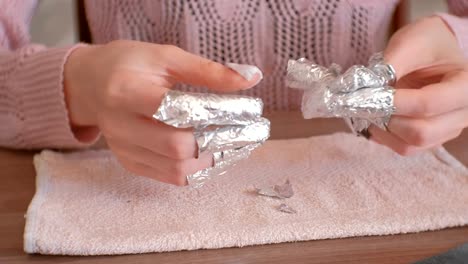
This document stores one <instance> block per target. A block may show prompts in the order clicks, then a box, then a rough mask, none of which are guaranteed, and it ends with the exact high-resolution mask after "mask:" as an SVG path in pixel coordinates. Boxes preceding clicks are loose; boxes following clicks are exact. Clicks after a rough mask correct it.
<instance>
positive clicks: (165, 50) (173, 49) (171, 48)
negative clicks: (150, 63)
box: [160, 45, 182, 54]
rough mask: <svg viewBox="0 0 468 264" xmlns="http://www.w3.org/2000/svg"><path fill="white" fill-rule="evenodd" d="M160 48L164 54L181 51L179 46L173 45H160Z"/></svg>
mask: <svg viewBox="0 0 468 264" xmlns="http://www.w3.org/2000/svg"><path fill="white" fill-rule="evenodd" d="M160 48H161V51H162V52H163V53H164V54H175V53H179V52H181V51H182V49H181V48H179V47H177V46H174V45H160Z"/></svg>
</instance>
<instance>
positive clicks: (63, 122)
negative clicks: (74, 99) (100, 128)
mask: <svg viewBox="0 0 468 264" xmlns="http://www.w3.org/2000/svg"><path fill="white" fill-rule="evenodd" d="M36 4H37V0H11V1H10V0H8V1H0V146H4V147H10V148H28V149H31V148H76V147H86V146H88V145H91V144H92V143H94V141H96V140H97V138H98V132H97V129H96V128H80V129H75V130H73V129H72V127H71V125H70V121H69V117H68V112H67V107H66V103H65V96H64V91H63V71H64V65H65V62H66V59H67V57H68V55H69V54H70V53H71V52H73V50H74V49H76V48H77V47H80V46H81V44H77V45H74V46H71V47H65V48H49V49H48V48H46V47H44V46H42V45H38V44H32V43H30V40H29V39H30V37H29V24H30V21H31V17H32V14H33V12H34V10H35V8H36Z"/></svg>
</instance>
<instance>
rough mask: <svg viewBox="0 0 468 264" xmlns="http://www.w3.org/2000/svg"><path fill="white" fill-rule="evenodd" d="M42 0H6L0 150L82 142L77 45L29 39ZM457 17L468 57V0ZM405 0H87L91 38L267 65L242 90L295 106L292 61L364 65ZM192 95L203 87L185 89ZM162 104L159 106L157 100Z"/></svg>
mask: <svg viewBox="0 0 468 264" xmlns="http://www.w3.org/2000/svg"><path fill="white" fill-rule="evenodd" d="M36 2H37V1H35V0H8V1H6V0H4V1H0V146H6V147H13V148H42V147H59V148H62V147H80V146H86V145H87V143H85V142H80V141H79V140H78V139H77V138H76V137H75V135H74V133H73V132H72V130H71V127H70V124H69V119H68V114H67V109H66V105H65V101H64V93H63V67H64V63H65V61H66V59H67V56H68V55H69V54H70V52H71V51H72V50H73V48H74V47H76V46H72V47H64V48H46V47H44V46H41V45H39V44H33V43H30V41H29V34H28V31H29V23H30V21H31V17H32V15H33V13H34V10H35V7H36V4H37V3H36ZM448 3H449V7H450V10H451V11H452V12H453V13H454V14H456V15H458V16H459V17H457V16H453V15H448V14H442V15H441V17H442V18H443V19H444V20H445V21H446V22H447V24H448V25H449V26H450V27H451V28H452V30H453V31H454V32H455V34H456V36H457V37H458V39H459V43H460V45H461V47H462V48H463V50H464V52H465V54H467V55H468V18H463V16H464V15H467V16H468V0H448ZM397 4H398V0H379V1H375V0H347V1H345V0H287V1H285V0H198V1H194V0H159V1H155V0H140V1H135V0H120V1H115V0H99V1H91V0H88V1H86V13H87V18H88V22H89V25H90V29H91V33H92V37H93V41H94V42H95V43H106V42H108V41H111V40H115V39H135V40H141V41H148V42H155V43H166V44H173V45H177V46H179V47H182V48H183V49H186V50H188V51H190V52H193V53H196V54H200V55H202V56H205V57H207V58H210V59H213V60H215V61H218V62H237V63H247V64H254V65H257V66H259V67H260V68H261V69H262V70H263V72H264V76H265V78H264V80H263V82H262V83H261V84H260V85H258V86H257V87H255V88H254V89H251V90H249V91H244V92H243V93H245V94H248V95H252V96H258V97H261V98H262V99H263V100H264V102H265V104H266V110H267V111H274V110H294V109H297V108H298V106H299V101H300V94H299V93H298V92H297V91H295V90H291V89H286V88H285V87H284V84H283V76H284V74H283V73H284V70H285V66H286V62H287V60H288V59H289V58H299V57H308V58H310V59H312V60H314V61H316V62H318V63H321V64H325V65H327V64H330V63H331V62H337V63H340V64H342V65H345V66H349V65H351V64H354V63H363V62H365V61H366V60H367V58H368V57H369V55H370V54H371V53H373V52H375V51H378V50H382V49H383V48H384V45H385V41H386V32H388V31H389V27H390V23H391V20H392V17H393V14H394V11H395V8H396V5H397ZM179 88H181V89H190V90H192V91H202V90H203V89H201V88H189V87H179ZM155 107H156V106H155Z"/></svg>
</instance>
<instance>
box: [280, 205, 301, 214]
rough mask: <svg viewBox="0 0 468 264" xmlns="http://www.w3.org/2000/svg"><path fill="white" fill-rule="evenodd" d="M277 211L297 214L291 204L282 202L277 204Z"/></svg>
mask: <svg viewBox="0 0 468 264" xmlns="http://www.w3.org/2000/svg"><path fill="white" fill-rule="evenodd" d="M278 211H280V212H283V213H287V214H297V211H296V209H294V208H292V207H291V206H289V205H287V204H285V203H282V204H280V205H279V206H278Z"/></svg>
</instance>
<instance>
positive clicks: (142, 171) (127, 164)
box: [115, 153, 188, 186]
mask: <svg viewBox="0 0 468 264" xmlns="http://www.w3.org/2000/svg"><path fill="white" fill-rule="evenodd" d="M115 154H116V158H117V160H118V161H119V162H120V164H122V166H123V167H124V168H125V169H126V170H127V171H129V172H131V173H134V174H136V175H139V176H144V177H148V178H152V179H155V180H157V181H160V182H164V183H168V184H173V185H177V186H185V185H187V184H188V182H187V178H186V177H180V178H176V177H168V176H167V175H166V174H164V173H161V172H159V171H158V170H157V169H155V168H153V167H150V166H148V165H146V164H143V163H140V162H138V161H134V160H132V159H128V158H126V157H124V156H121V155H120V154H118V153H115Z"/></svg>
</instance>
